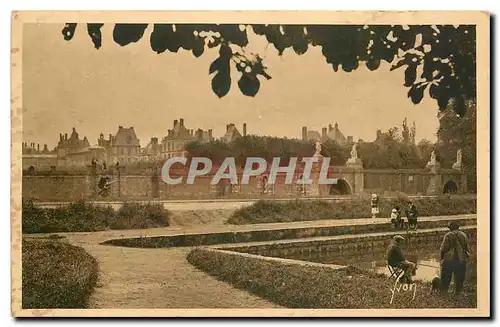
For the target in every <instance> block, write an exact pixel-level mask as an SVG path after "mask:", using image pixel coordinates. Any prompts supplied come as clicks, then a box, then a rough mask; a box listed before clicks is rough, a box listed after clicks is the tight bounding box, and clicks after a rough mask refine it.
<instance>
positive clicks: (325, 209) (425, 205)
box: [228, 197, 476, 225]
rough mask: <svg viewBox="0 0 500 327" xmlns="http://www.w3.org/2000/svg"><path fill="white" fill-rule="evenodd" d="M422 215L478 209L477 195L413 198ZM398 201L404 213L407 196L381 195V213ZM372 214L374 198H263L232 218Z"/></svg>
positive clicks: (244, 221)
mask: <svg viewBox="0 0 500 327" xmlns="http://www.w3.org/2000/svg"><path fill="white" fill-rule="evenodd" d="M412 202H413V203H414V204H415V205H416V207H417V209H418V211H419V215H420V216H441V215H456V214H465V213H475V212H476V199H475V198H449V197H442V198H423V199H416V200H412ZM396 205H398V206H399V207H400V208H401V209H402V210H403V214H404V208H405V207H406V206H407V201H406V200H405V199H403V198H395V199H381V201H380V204H379V206H380V215H379V217H390V213H391V210H392V208H394V206H396ZM370 216H371V211H370V200H368V199H351V200H345V201H337V202H327V201H321V200H315V201H307V200H295V201H288V202H273V201H265V200H259V201H257V202H255V203H254V204H252V205H250V206H246V207H243V208H240V209H238V210H236V211H235V212H234V213H233V214H232V215H231V217H230V218H229V220H228V223H230V224H236V225H243V224H258V223H277V222H291V221H302V220H320V219H356V218H367V217H370Z"/></svg>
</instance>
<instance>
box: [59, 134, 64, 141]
mask: <svg viewBox="0 0 500 327" xmlns="http://www.w3.org/2000/svg"><path fill="white" fill-rule="evenodd" d="M62 140H63V135H62V133H59V141H62Z"/></svg>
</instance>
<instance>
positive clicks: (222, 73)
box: [212, 69, 231, 98]
mask: <svg viewBox="0 0 500 327" xmlns="http://www.w3.org/2000/svg"><path fill="white" fill-rule="evenodd" d="M230 89H231V74H230V69H223V70H219V72H218V73H217V74H216V75H215V76H214V78H212V90H213V91H214V93H215V94H216V95H217V96H218V97H219V98H222V97H223V96H225V95H226V94H227V93H228V92H229V90H230Z"/></svg>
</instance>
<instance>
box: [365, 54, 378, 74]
mask: <svg viewBox="0 0 500 327" xmlns="http://www.w3.org/2000/svg"><path fill="white" fill-rule="evenodd" d="M379 66H380V59H376V58H373V57H370V58H368V60H367V61H366V67H368V69H369V70H372V71H373V70H376V69H378V67H379Z"/></svg>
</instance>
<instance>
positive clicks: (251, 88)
mask: <svg viewBox="0 0 500 327" xmlns="http://www.w3.org/2000/svg"><path fill="white" fill-rule="evenodd" d="M238 87H239V88H240V91H241V93H243V94H244V95H246V96H251V97H254V96H255V95H256V94H257V93H258V92H259V88H260V81H259V79H258V78H257V76H256V75H255V74H246V73H243V74H242V75H241V78H240V80H239V81H238Z"/></svg>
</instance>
